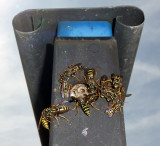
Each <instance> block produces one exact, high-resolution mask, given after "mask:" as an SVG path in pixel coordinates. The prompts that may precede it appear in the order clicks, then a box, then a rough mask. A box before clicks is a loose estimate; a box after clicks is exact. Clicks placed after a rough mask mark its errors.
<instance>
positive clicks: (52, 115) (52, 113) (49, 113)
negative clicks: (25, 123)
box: [38, 100, 70, 130]
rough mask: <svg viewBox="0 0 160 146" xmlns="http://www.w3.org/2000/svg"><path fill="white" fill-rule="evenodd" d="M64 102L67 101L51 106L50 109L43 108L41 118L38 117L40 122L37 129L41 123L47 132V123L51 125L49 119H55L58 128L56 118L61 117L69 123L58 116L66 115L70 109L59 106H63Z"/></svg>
mask: <svg viewBox="0 0 160 146" xmlns="http://www.w3.org/2000/svg"><path fill="white" fill-rule="evenodd" d="M66 102H67V101H66V100H65V101H62V102H60V103H58V104H56V105H51V106H50V107H48V108H45V109H44V110H43V111H42V114H41V117H40V120H39V125H38V129H39V128H40V125H41V123H42V125H43V127H44V128H45V129H47V130H49V123H53V122H52V121H51V119H56V120H57V123H58V126H59V121H58V118H57V116H58V117H61V118H64V119H65V120H67V121H68V122H69V123H70V121H69V120H68V119H67V118H66V117H64V116H62V115H60V114H63V113H66V112H68V111H69V110H70V108H69V107H68V106H64V105H61V104H64V103H66ZM60 105H61V106H60Z"/></svg>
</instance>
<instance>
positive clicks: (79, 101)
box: [70, 96, 90, 116]
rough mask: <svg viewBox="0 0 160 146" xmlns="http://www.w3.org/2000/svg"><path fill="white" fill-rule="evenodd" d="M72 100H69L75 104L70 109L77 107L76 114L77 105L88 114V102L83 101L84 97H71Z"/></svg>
mask: <svg viewBox="0 0 160 146" xmlns="http://www.w3.org/2000/svg"><path fill="white" fill-rule="evenodd" d="M71 98H72V100H70V102H76V106H75V107H74V108H73V109H72V110H74V109H77V113H76V115H77V114H78V113H79V106H80V107H81V109H82V111H83V112H84V113H85V114H86V115H87V116H90V109H89V104H88V103H86V102H85V98H76V97H73V96H72V97H71Z"/></svg>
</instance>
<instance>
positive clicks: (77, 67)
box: [62, 63, 84, 81]
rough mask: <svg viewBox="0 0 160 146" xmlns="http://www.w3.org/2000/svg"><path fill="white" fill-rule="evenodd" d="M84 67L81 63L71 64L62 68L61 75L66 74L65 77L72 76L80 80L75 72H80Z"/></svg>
mask: <svg viewBox="0 0 160 146" xmlns="http://www.w3.org/2000/svg"><path fill="white" fill-rule="evenodd" d="M83 69H84V67H83V66H82V65H81V63H77V64H75V65H74V63H73V64H71V65H69V66H68V69H66V70H64V72H63V73H62V76H66V77H68V78H69V77H74V78H76V79H77V80H78V81H80V80H79V79H78V78H77V77H76V76H75V74H77V73H78V72H80V71H81V70H83Z"/></svg>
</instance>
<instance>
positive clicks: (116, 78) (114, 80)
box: [111, 73, 123, 89]
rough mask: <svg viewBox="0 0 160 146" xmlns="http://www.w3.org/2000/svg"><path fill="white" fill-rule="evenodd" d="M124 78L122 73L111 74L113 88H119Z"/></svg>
mask: <svg viewBox="0 0 160 146" xmlns="http://www.w3.org/2000/svg"><path fill="white" fill-rule="evenodd" d="M122 80H123V77H122V76H120V75H115V74H114V73H112V74H111V84H112V88H114V89H117V88H119V87H121V86H123V85H122Z"/></svg>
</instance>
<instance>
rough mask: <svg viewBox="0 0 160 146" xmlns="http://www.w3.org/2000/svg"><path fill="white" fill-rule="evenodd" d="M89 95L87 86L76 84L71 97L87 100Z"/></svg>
mask: <svg viewBox="0 0 160 146" xmlns="http://www.w3.org/2000/svg"><path fill="white" fill-rule="evenodd" d="M87 95H88V89H87V86H86V85H85V84H76V85H74V86H73V88H72V89H71V92H70V97H75V98H85V97H86V96H87Z"/></svg>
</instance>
